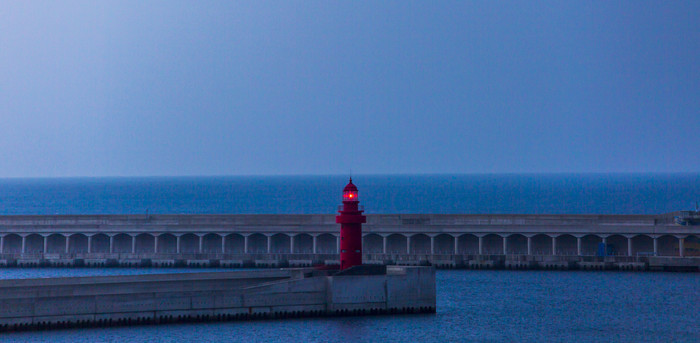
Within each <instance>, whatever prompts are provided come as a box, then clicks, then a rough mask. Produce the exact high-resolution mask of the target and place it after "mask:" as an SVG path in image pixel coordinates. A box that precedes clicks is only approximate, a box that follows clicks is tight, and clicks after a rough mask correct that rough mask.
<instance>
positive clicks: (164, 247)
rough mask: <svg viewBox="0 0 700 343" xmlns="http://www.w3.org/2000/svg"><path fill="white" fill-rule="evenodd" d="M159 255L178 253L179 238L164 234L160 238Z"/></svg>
mask: <svg viewBox="0 0 700 343" xmlns="http://www.w3.org/2000/svg"><path fill="white" fill-rule="evenodd" d="M158 253H159V254H175V253H177V237H175V236H174V235H171V234H169V233H164V234H162V235H160V236H158Z"/></svg>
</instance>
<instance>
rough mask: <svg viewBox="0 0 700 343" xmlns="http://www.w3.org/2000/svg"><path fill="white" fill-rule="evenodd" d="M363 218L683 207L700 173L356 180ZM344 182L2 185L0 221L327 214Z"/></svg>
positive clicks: (696, 191) (278, 179)
mask: <svg viewBox="0 0 700 343" xmlns="http://www.w3.org/2000/svg"><path fill="white" fill-rule="evenodd" d="M354 182H355V184H356V185H357V186H358V187H359V189H360V199H361V201H362V204H364V205H365V209H366V211H367V213H601V214H609V213H621V214H657V213H666V212H672V211H677V210H681V209H689V208H692V207H693V206H694V205H693V204H694V201H697V200H700V173H692V174H524V175H507V174H506V175H502V174H501V175H488V174H484V175H357V176H355V178H354ZM346 183H347V178H346V177H343V176H266V177H259V176H238V177H182V178H68V179H0V214H119V213H146V212H149V213H333V212H334V211H335V209H336V206H337V205H338V204H339V203H340V193H341V191H342V188H343V187H344V186H345V184H346Z"/></svg>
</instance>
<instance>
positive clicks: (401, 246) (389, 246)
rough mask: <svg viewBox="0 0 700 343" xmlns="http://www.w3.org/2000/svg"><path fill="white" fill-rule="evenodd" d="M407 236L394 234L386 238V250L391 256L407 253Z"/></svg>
mask: <svg viewBox="0 0 700 343" xmlns="http://www.w3.org/2000/svg"><path fill="white" fill-rule="evenodd" d="M406 240H407V238H406V236H404V235H401V234H398V233H393V234H391V235H389V236H388V237H387V238H386V250H387V253H390V254H405V253H406Z"/></svg>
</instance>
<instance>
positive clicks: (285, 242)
mask: <svg viewBox="0 0 700 343" xmlns="http://www.w3.org/2000/svg"><path fill="white" fill-rule="evenodd" d="M270 239H272V242H271V243H270V244H271V246H270V249H272V251H271V253H275V254H288V253H290V251H289V242H290V241H291V239H290V238H289V236H288V235H285V234H283V233H277V234H274V235H272V237H270Z"/></svg>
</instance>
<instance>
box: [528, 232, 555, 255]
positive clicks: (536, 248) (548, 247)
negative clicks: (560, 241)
mask: <svg viewBox="0 0 700 343" xmlns="http://www.w3.org/2000/svg"><path fill="white" fill-rule="evenodd" d="M531 242H532V254H533V255H551V254H552V237H549V236H547V235H544V234H539V235H534V236H532V238H531Z"/></svg>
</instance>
